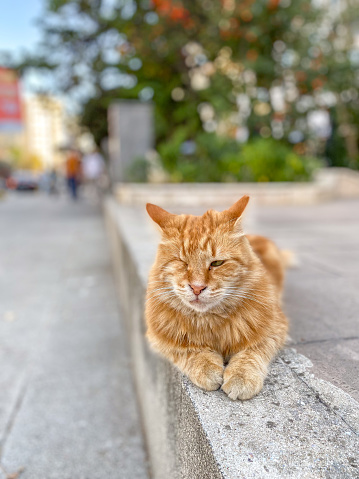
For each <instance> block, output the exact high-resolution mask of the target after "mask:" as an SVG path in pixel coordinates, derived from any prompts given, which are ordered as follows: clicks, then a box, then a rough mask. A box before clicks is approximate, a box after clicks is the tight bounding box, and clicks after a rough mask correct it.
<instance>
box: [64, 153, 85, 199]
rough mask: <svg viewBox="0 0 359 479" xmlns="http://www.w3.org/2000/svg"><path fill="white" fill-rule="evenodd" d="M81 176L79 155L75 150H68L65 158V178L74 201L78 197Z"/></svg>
mask: <svg viewBox="0 0 359 479" xmlns="http://www.w3.org/2000/svg"><path fill="white" fill-rule="evenodd" d="M81 174H82V168H81V159H80V155H79V153H78V152H77V151H76V150H70V151H69V152H68V154H67V158H66V178H67V186H68V189H69V192H70V195H71V197H72V199H74V200H76V199H77V197H78V186H79V184H80V181H81Z"/></svg>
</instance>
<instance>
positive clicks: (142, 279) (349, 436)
mask: <svg viewBox="0 0 359 479" xmlns="http://www.w3.org/2000/svg"><path fill="white" fill-rule="evenodd" d="M161 206H164V207H165V206H166V205H161ZM168 209H169V210H170V211H172V212H188V213H193V214H201V213H203V212H204V211H205V208H204V207H201V208H198V209H197V208H190V209H188V211H187V210H184V209H181V211H176V209H175V208H171V207H170V208H168ZM221 209H223V208H221ZM358 211H359V202H358V201H349V200H347V201H338V202H333V203H330V204H325V205H324V204H322V205H316V206H306V207H304V206H302V207H290V208H287V207H260V208H258V209H256V208H253V209H252V211H249V218H248V221H247V228H246V231H248V232H253V233H259V234H266V235H269V236H270V237H272V238H273V239H274V240H275V241H276V242H277V243H278V244H279V246H280V247H282V248H285V249H291V250H293V251H294V252H295V253H296V255H297V257H298V261H299V263H300V265H299V266H298V267H297V268H296V269H292V270H290V271H289V272H288V277H287V284H286V291H285V308H286V311H287V313H288V315H289V317H290V319H291V332H290V334H291V345H290V347H288V348H286V349H285V350H284V351H283V352H282V353H281V354H280V355H279V357H278V358H277V359H276V361H274V363H273V364H272V367H271V370H270V373H269V375H268V378H267V380H266V382H265V385H264V388H263V390H262V391H261V393H260V394H259V395H258V396H257V397H255V398H253V399H252V400H250V401H244V402H241V401H235V402H233V401H231V400H230V399H228V397H227V396H226V395H225V394H224V393H223V392H221V391H214V392H204V391H202V390H200V389H199V388H197V387H196V386H194V385H193V384H192V383H191V382H190V381H189V380H188V379H187V378H186V377H184V376H182V375H181V374H180V373H179V372H178V371H177V370H176V369H175V368H174V367H173V366H172V365H171V364H169V363H168V362H167V361H165V360H163V359H161V358H160V357H158V356H156V355H155V354H153V353H152V352H151V351H150V350H149V348H148V345H147V344H146V341H145V340H144V337H143V333H144V327H143V301H144V291H145V288H146V281H147V275H148V271H149V268H150V266H151V264H152V262H153V259H154V254H155V251H156V244H157V241H158V235H157V234H156V231H155V229H154V227H153V225H152V223H151V222H150V220H149V219H148V218H147V216H146V214H145V212H144V211H143V209H142V208H139V207H130V206H123V205H118V204H116V203H115V201H111V200H109V201H108V203H107V205H106V212H107V213H106V215H107V224H108V228H109V231H110V234H111V238H112V241H111V242H112V249H113V253H114V258H115V267H116V270H117V277H118V279H119V291H120V294H121V299H122V301H121V303H122V305H123V307H124V308H125V311H126V314H125V319H126V321H127V322H128V326H129V331H130V341H129V342H130V345H131V348H132V352H133V357H134V358H136V360H135V363H136V364H135V368H134V370H135V372H136V375H135V377H136V383H137V390H138V391H139V393H140V394H139V398H140V405H141V408H142V413H143V417H144V425H145V429H146V435H147V438H148V444H149V455H150V461H151V466H152V472H153V474H154V477H156V478H158V479H167V478H168V477H171V479H177V478H178V479H182V478H186V479H200V478H203V477H205V478H206V479H214V478H216V479H217V478H222V479H223V478H226V479H237V478H238V479H240V478H247V479H249V478H253V479H257V478H266V479H267V478H268V479H274V478H278V479H280V478H285V479H287V478H292V479H321V478H323V479H332V478H335V479H336V478H338V479H339V478H340V479H344V478H345V479H347V478H348V479H349V478H358V477H359V462H358V460H359V459H358V450H359V404H358V402H357V401H356V399H355V398H357V394H358V383H357V380H358V373H357V368H358V353H357V351H358V349H357V347H356V344H357V343H356V342H357V341H358V299H357V295H356V294H355V284H356V282H357V281H358V271H359V265H358V259H359V258H358V254H357V253H358V244H357V235H358V233H359V230H358V229H359V222H358ZM341 253H343V254H341ZM300 353H303V354H300Z"/></svg>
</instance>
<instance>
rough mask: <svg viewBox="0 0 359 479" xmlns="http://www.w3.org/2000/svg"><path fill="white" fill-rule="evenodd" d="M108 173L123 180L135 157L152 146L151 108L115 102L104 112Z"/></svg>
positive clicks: (146, 105) (131, 101) (136, 102)
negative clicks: (105, 113)
mask: <svg viewBox="0 0 359 479" xmlns="http://www.w3.org/2000/svg"><path fill="white" fill-rule="evenodd" d="M108 124H109V155H110V174H111V179H112V181H120V182H122V181H126V180H127V178H126V171H127V169H128V167H129V165H130V164H131V163H132V162H133V160H134V159H136V158H137V157H141V156H144V155H145V154H146V153H147V152H148V151H149V150H150V149H151V148H153V146H154V134H153V105H152V104H151V103H143V102H140V101H137V100H123V101H117V102H115V103H113V104H112V105H110V107H109V110H108Z"/></svg>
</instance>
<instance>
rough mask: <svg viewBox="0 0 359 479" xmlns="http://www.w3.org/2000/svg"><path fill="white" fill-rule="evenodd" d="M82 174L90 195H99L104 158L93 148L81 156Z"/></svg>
mask: <svg viewBox="0 0 359 479" xmlns="http://www.w3.org/2000/svg"><path fill="white" fill-rule="evenodd" d="M82 167H83V176H84V180H85V182H86V184H87V185H88V186H89V190H90V194H91V196H92V197H99V196H100V193H101V188H102V183H103V179H104V174H105V160H104V158H103V156H102V155H101V153H100V151H99V150H98V149H97V148H95V149H94V150H93V151H92V152H91V153H89V154H87V155H85V156H84V158H83V164H82Z"/></svg>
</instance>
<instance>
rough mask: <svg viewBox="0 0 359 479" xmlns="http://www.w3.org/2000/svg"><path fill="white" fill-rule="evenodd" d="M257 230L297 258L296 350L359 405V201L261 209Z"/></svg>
mask: <svg viewBox="0 0 359 479" xmlns="http://www.w3.org/2000/svg"><path fill="white" fill-rule="evenodd" d="M251 229H253V231H254V230H255V232H257V233H262V234H265V235H268V236H269V237H271V238H272V239H274V240H275V241H276V243H277V244H278V245H279V246H280V247H281V248H284V249H289V250H292V251H293V252H294V253H295V255H296V256H297V260H298V267H296V268H293V269H290V270H288V274H287V281H286V289H285V296H284V305H285V309H286V312H287V314H288V317H289V319H290V336H291V339H292V343H293V344H294V347H295V348H296V349H297V351H298V352H300V353H302V354H304V355H305V356H307V357H308V358H309V359H310V360H311V361H312V363H313V368H312V372H313V373H314V374H315V375H316V376H317V377H320V378H322V379H325V380H327V381H330V382H331V383H333V384H334V385H335V386H337V387H339V388H341V389H343V390H344V391H346V392H347V393H349V394H350V395H351V396H352V397H353V398H355V399H356V400H357V401H359V295H358V289H359V241H358V238H359V200H341V201H335V202H330V203H325V204H319V205H315V206H307V207H271V208H268V207H258V208H257V210H256V212H255V223H254V224H253V225H251Z"/></svg>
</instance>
